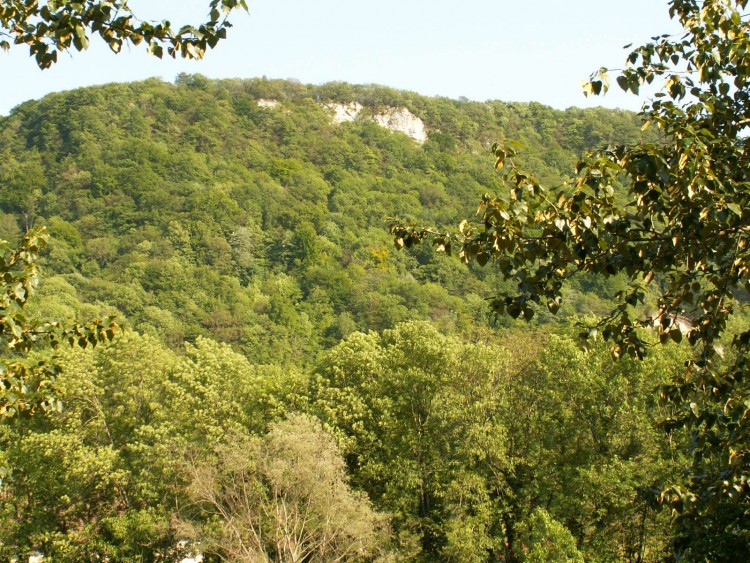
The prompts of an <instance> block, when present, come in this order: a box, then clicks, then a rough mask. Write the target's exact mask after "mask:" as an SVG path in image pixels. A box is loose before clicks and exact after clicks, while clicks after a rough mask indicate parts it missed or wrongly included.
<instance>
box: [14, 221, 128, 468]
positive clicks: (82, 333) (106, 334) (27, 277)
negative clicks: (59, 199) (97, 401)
mask: <svg viewBox="0 0 750 563" xmlns="http://www.w3.org/2000/svg"><path fill="white" fill-rule="evenodd" d="M48 238H49V237H48V235H47V234H46V232H45V230H44V229H37V230H34V231H30V232H28V233H26V235H25V236H24V237H23V240H22V241H21V244H20V246H19V247H18V249H16V250H14V249H11V248H10V244H9V243H8V242H7V241H0V342H1V343H4V344H5V345H6V346H7V347H8V348H9V349H10V353H7V354H3V357H2V358H0V419H2V418H13V417H14V416H16V415H18V414H19V413H22V412H33V411H35V410H37V409H42V410H50V409H59V408H61V403H60V400H59V399H58V398H57V397H56V393H55V383H54V382H55V376H56V374H57V368H56V367H55V366H54V365H52V364H49V363H48V362H45V361H36V360H33V359H28V358H26V357H25V356H26V355H27V354H28V352H30V351H31V350H32V349H38V348H39V345H40V344H42V345H44V344H49V345H52V346H53V347H57V346H58V345H59V344H60V343H63V342H64V343H69V344H71V345H76V344H77V345H79V346H81V347H84V348H85V347H87V346H89V345H92V346H93V345H96V344H97V343H99V342H106V341H108V340H111V339H112V338H113V337H114V334H115V331H116V326H115V325H114V322H113V319H107V320H105V321H103V322H100V321H96V322H94V323H91V324H89V325H87V326H84V325H72V326H63V325H61V324H60V323H57V322H44V323H36V322H31V321H29V320H28V319H27V318H26V316H25V315H24V314H23V308H24V306H25V305H26V303H27V301H28V299H29V297H31V295H32V294H33V292H34V289H35V288H36V286H37V285H38V283H39V269H38V266H37V264H36V260H37V257H38V254H39V251H40V250H42V249H43V248H44V247H45V246H46V244H47V241H48ZM0 469H2V468H0ZM0 476H1V474H0Z"/></svg>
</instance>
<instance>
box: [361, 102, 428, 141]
mask: <svg viewBox="0 0 750 563" xmlns="http://www.w3.org/2000/svg"><path fill="white" fill-rule="evenodd" d="M372 119H373V120H374V121H375V123H377V124H378V125H382V126H383V127H387V128H388V129H390V130H391V131H400V132H401V133H404V134H406V135H409V137H411V138H412V139H414V140H415V141H417V142H418V143H420V144H422V143H424V142H425V141H426V140H427V130H426V129H425V126H424V123H423V122H422V120H421V119H419V118H418V117H417V116H416V115H414V114H413V113H412V112H410V111H409V110H408V109H406V108H391V109H389V110H388V111H386V112H385V113H379V114H377V115H373V116H372Z"/></svg>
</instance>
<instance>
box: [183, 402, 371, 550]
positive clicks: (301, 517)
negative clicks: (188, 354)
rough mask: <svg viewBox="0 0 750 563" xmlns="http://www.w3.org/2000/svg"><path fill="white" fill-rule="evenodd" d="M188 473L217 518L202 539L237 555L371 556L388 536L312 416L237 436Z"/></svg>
mask: <svg viewBox="0 0 750 563" xmlns="http://www.w3.org/2000/svg"><path fill="white" fill-rule="evenodd" d="M189 471H190V475H191V477H192V483H191V485H190V491H191V494H192V495H193V498H194V499H195V501H196V502H199V503H201V506H202V507H204V510H205V512H206V513H208V514H211V515H214V516H215V518H216V522H214V523H212V522H210V521H209V524H208V525H207V526H206V527H205V530H206V532H205V533H203V534H200V535H198V538H199V540H200V544H201V546H203V549H208V550H209V551H214V552H216V553H218V554H221V556H222V557H223V558H226V559H229V560H231V561H294V562H296V561H300V562H301V561H320V562H322V561H365V560H372V559H373V557H374V555H375V554H376V553H377V550H378V545H379V544H381V543H382V542H383V537H382V536H383V526H384V524H385V521H384V519H383V518H382V516H381V515H379V514H377V513H375V512H373V511H372V509H371V507H370V503H369V501H368V500H367V498H366V496H365V495H363V494H362V493H356V492H353V491H351V490H350V489H349V487H348V485H347V483H346V471H345V465H344V461H343V459H341V456H340V454H339V452H338V450H337V448H336V445H335V444H334V442H333V439H332V437H331V436H330V435H329V434H328V433H326V432H325V431H324V430H323V429H322V428H321V426H320V423H319V422H317V421H315V420H314V419H312V418H310V417H306V416H304V415H293V416H291V417H290V418H289V419H287V420H285V421H280V422H277V423H275V424H273V425H271V427H270V429H269V432H268V434H266V435H265V436H264V437H263V438H255V437H248V436H235V437H234V438H233V439H232V440H231V444H228V445H226V446H223V447H219V448H217V449H216V454H215V459H213V460H210V461H198V462H196V463H194V464H192V465H191V467H190V470H189ZM216 523H217V524H218V525H217V526H212V524H216ZM214 527H215V528H216V530H215V531H214V530H213V529H212V528H214ZM212 532H213V533H212Z"/></svg>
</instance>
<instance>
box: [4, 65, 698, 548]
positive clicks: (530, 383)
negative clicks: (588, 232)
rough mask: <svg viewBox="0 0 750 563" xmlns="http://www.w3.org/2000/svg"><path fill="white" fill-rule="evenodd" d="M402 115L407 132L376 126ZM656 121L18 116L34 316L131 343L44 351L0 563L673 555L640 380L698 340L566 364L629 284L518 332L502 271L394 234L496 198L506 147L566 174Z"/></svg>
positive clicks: (105, 110) (196, 99)
mask: <svg viewBox="0 0 750 563" xmlns="http://www.w3.org/2000/svg"><path fill="white" fill-rule="evenodd" d="M350 104H357V107H360V109H359V110H358V115H357V117H356V119H352V120H349V121H344V122H337V120H336V119H334V118H335V116H336V107H339V106H344V105H350ZM404 109H405V110H407V111H408V112H409V113H410V114H411V115H413V116H414V117H415V118H416V119H419V120H421V122H422V124H423V125H424V128H425V130H426V132H427V139H426V140H425V141H424V142H419V141H417V140H415V139H413V138H411V137H410V136H409V135H407V134H404V133H401V132H397V131H396V132H394V131H392V130H390V129H389V128H388V127H384V126H383V125H381V124H379V123H378V122H377V121H376V119H375V118H377V116H380V115H384V114H388V113H389V112H391V113H393V112H394V111H401V110H404ZM644 135H645V136H647V138H648V139H649V140H654V139H655V138H656V137H655V135H656V134H655V133H653V132H652V131H650V130H649V131H645V132H642V131H641V127H640V121H639V118H638V116H637V115H635V114H632V113H628V112H622V111H613V110H604V109H599V110H585V111H584V110H578V109H569V110H567V111H564V112H561V111H555V110H552V109H550V108H548V107H545V106H541V105H539V104H534V103H530V104H520V103H511V104H508V103H503V102H486V103H479V102H470V101H465V100H464V101H456V100H450V99H443V98H427V97H423V96H419V95H417V94H413V93H409V92H401V91H396V90H392V89H389V88H384V87H379V86H353V85H348V84H342V83H334V84H326V85H322V86H305V85H301V84H299V83H295V82H292V81H275V80H266V79H256V80H223V81H211V80H207V79H205V78H204V77H201V76H195V75H181V76H179V77H178V79H177V81H176V83H175V84H168V83H164V82H161V81H158V80H148V81H145V82H141V83H135V84H117V85H108V86H102V87H95V88H86V89H82V90H76V91H72V92H66V93H61V94H53V95H50V96H47V97H46V98H44V99H42V100H39V101H32V102H27V103H25V104H23V105H21V106H19V107H17V108H15V109H14V110H13V112H12V113H11V115H10V116H8V117H4V118H2V119H0V151H2V159H0V185H1V186H2V191H0V210H1V211H2V215H0V239H6V240H9V241H11V243H14V244H15V243H17V242H18V241H19V239H20V237H21V235H22V233H23V232H24V231H25V230H27V229H29V228H31V227H33V226H40V225H46V226H47V227H48V229H49V232H50V234H51V235H52V242H51V244H50V248H49V251H48V252H47V253H46V254H45V255H44V256H43V258H42V260H41V263H42V265H43V268H44V274H43V279H42V283H41V285H40V288H39V291H38V293H37V294H36V296H35V300H34V301H33V302H32V303H31V304H30V305H29V307H28V311H29V312H30V314H31V316H36V317H39V318H44V319H59V320H63V321H66V320H67V321H70V320H86V319H91V318H95V317H102V316H106V315H110V314H115V315H117V319H118V323H119V324H120V326H121V327H123V331H122V334H120V335H119V336H118V337H117V338H116V339H115V341H114V342H113V343H112V344H110V345H108V346H104V347H102V348H97V349H96V350H95V351H92V350H91V349H87V350H80V349H75V348H73V349H60V350H59V351H57V352H55V354H56V358H57V359H56V361H57V362H58V363H59V365H60V368H61V369H60V375H59V378H58V385H59V387H60V393H61V398H62V400H63V405H64V409H63V411H62V412H61V413H51V414H44V415H41V414H40V415H37V416H34V417H28V418H25V419H19V420H16V421H15V422H13V423H12V424H6V425H3V426H0V466H2V467H4V468H6V469H5V471H6V473H7V474H6V475H5V478H4V481H3V489H2V490H1V491H0V554H1V555H2V556H9V557H10V556H22V555H24V554H28V553H31V552H32V551H34V550H38V551H39V552H41V553H44V554H46V555H48V556H52V557H53V558H54V559H53V560H55V561H57V560H60V561H80V560H94V559H97V558H101V557H104V556H107V557H109V558H110V560H112V561H137V560H175V559H176V558H179V557H180V556H183V555H185V554H189V553H195V552H197V551H201V552H203V553H205V554H206V556H207V557H218V558H224V559H228V560H234V561H243V560H244V561H264V560H275V561H282V560H283V561H331V560H335V559H336V558H339V559H338V560H352V561H355V560H363V561H367V560H378V561H397V560H415V561H436V560H446V561H460V562H464V561H498V560H506V561H558V560H559V561H571V560H580V561H582V560H584V559H585V560H587V561H588V560H592V561H612V560H628V561H644V560H651V561H654V560H661V559H663V558H666V557H668V554H669V550H670V548H669V539H670V526H669V518H670V515H669V513H668V512H667V511H665V510H659V507H658V503H657V502H656V496H657V493H658V491H660V490H661V488H662V487H663V486H664V485H665V484H666V483H669V482H673V481H675V480H679V479H680V475H681V473H680V471H681V469H682V468H683V466H684V465H685V464H686V463H687V461H686V459H687V457H686V451H687V450H686V448H684V447H683V446H684V440H685V437H684V436H682V435H681V434H680V433H678V432H673V433H671V434H667V433H665V432H664V431H663V430H660V429H659V428H658V427H657V422H658V421H659V420H663V419H665V418H667V417H668V414H669V412H668V409H667V408H666V407H665V406H664V405H662V404H661V403H660V402H659V401H658V398H657V396H656V394H655V393H654V389H655V388H656V387H657V385H658V384H659V383H663V382H666V381H667V380H668V378H669V377H670V376H671V375H672V374H674V373H677V372H678V371H679V370H680V369H681V366H682V364H683V363H684V360H685V358H686V357H687V354H688V351H687V350H685V349H683V348H682V347H680V346H678V345H677V344H675V345H673V346H670V347H666V348H664V349H659V350H656V351H655V353H654V354H653V355H652V357H651V358H650V359H649V360H648V361H646V362H643V363H639V362H631V361H628V360H623V361H620V362H613V361H612V360H611V359H610V356H609V353H608V350H607V348H606V346H604V345H602V346H599V345H593V346H592V348H591V349H589V350H586V351H584V350H582V349H581V348H580V346H579V344H578V343H577V342H576V340H575V337H574V335H575V333H576V329H575V326H573V323H572V320H571V319H573V318H574V317H575V316H576V315H596V314H600V313H603V312H605V311H606V310H607V307H608V302H607V299H608V298H609V297H611V296H612V295H613V294H614V293H615V292H616V291H617V289H618V288H619V284H620V283H621V282H620V280H619V278H617V277H616V276H614V277H610V278H608V279H603V278H594V277H589V278H583V279H580V280H576V281H575V282H574V285H572V286H571V289H569V290H568V293H567V294H566V299H565V300H564V302H563V307H562V308H561V310H560V311H559V312H558V314H557V316H554V317H553V316H551V315H550V314H549V313H548V312H546V311H543V310H539V311H537V314H536V315H535V317H534V319H533V321H532V322H531V323H528V324H527V323H524V324H521V323H515V322H513V321H509V320H508V319H504V318H495V317H493V316H491V315H490V314H489V311H488V307H487V303H486V299H487V298H490V297H492V296H493V295H494V294H496V293H497V291H498V289H501V288H502V287H503V283H504V282H503V281H502V280H501V277H500V276H499V275H498V272H496V271H493V269H492V268H491V267H487V268H480V267H478V266H476V265H472V266H470V267H467V266H465V265H463V264H461V263H460V262H459V261H458V260H456V259H454V258H451V257H448V256H445V255H444V254H442V253H438V252H435V251H434V249H433V248H432V247H430V246H429V245H424V246H420V247H417V248H412V249H408V250H405V251H400V252H399V251H397V250H396V249H395V248H394V245H393V242H392V240H391V237H390V236H389V234H388V230H387V225H388V220H389V218H391V217H398V218H400V219H402V220H407V221H417V222H421V223H424V224H432V225H437V226H444V225H449V224H456V223H458V221H460V220H461V219H463V218H464V217H467V216H470V215H471V214H472V213H473V211H474V210H475V208H476V204H477V202H478V201H479V200H480V198H481V196H482V194H484V193H486V192H490V193H494V192H498V191H501V190H503V189H504V188H503V186H502V184H501V182H500V179H499V177H498V176H497V174H496V173H495V172H494V170H493V167H492V165H493V162H494V157H493V156H492V155H491V154H490V151H489V147H490V146H491V145H492V143H494V142H495V141H497V140H498V139H505V138H512V139H517V140H518V141H520V142H521V143H522V144H523V145H524V147H525V148H524V150H523V153H522V154H523V159H524V162H525V165H526V166H527V167H528V168H530V169H533V170H534V171H535V173H536V174H538V176H539V177H540V178H541V179H543V180H544V181H545V183H547V184H555V183H561V182H562V180H563V179H564V178H566V177H567V176H568V175H569V174H570V173H572V167H573V165H574V163H575V161H576V158H577V156H578V155H579V154H580V153H581V152H582V151H585V150H587V149H590V148H596V147H600V146H602V145H606V144H608V143H613V142H627V143H637V142H638V141H639V139H641V137H642V136H644ZM645 306H646V307H648V306H649V303H648V302H647V303H646V305H645ZM40 354H41V356H42V357H47V356H50V355H52V354H53V352H52V351H50V352H49V353H47V354H45V353H40ZM139 558H140V559H139Z"/></svg>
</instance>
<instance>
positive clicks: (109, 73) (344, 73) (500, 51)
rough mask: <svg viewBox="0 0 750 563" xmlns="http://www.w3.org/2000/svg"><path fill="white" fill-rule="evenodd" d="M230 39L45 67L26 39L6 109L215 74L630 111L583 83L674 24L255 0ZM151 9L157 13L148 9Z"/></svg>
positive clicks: (601, 14)
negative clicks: (165, 55)
mask: <svg viewBox="0 0 750 563" xmlns="http://www.w3.org/2000/svg"><path fill="white" fill-rule="evenodd" d="M248 4H249V5H250V13H249V14H245V13H240V12H238V13H236V14H235V16H234V19H233V23H234V24H235V27H234V28H232V29H231V30H229V37H228V39H227V40H226V41H225V42H224V43H220V44H219V46H218V47H217V49H216V50H214V51H211V52H209V53H208V55H207V56H206V58H205V59H204V60H203V61H198V62H196V61H181V60H180V61H172V60H166V59H165V60H162V61H160V60H158V59H155V58H153V57H149V56H148V55H146V54H145V53H144V52H143V50H142V49H131V52H125V53H121V54H120V55H118V56H114V55H112V54H110V53H109V52H108V50H107V48H106V47H103V46H102V45H99V44H94V42H92V47H91V49H90V50H89V51H88V52H86V53H74V54H73V55H71V56H66V55H64V56H62V57H61V60H60V62H59V63H58V64H57V65H55V66H54V67H53V68H52V69H51V70H46V71H40V70H39V69H38V68H36V65H35V63H34V61H33V60H32V59H30V58H29V57H28V51H27V49H26V48H25V47H21V48H18V47H17V48H12V49H11V51H10V52H9V53H0V68H2V69H3V75H4V76H6V86H5V87H3V88H2V89H0V114H7V113H8V112H9V110H10V109H11V108H12V107H14V106H15V105H17V104H19V103H21V102H23V101H25V100H27V99H31V98H39V97H41V96H43V95H44V94H46V93H48V92H52V91H58V90H67V89H71V88H76V87H79V86H85V85H91V84H102V83H106V82H116V81H117V82H119V81H130V80H141V79H144V78H148V77H151V76H157V77H161V78H163V79H165V80H169V81H171V80H173V79H174V77H175V76H176V75H177V74H178V73H180V72H194V73H201V74H204V75H206V76H209V77H212V78H251V77H256V76H268V77H269V78H296V79H298V80H300V81H302V82H304V83H314V84H320V83H323V82H329V81H334V80H338V81H346V82H351V83H357V84H362V83H378V84H384V85H388V86H392V87H395V88H400V89H405V90H413V91H416V92H419V93H421V94H426V95H430V96H435V95H439V96H448V97H451V98H458V97H459V96H465V97H467V98H469V99H472V100H487V99H499V100H504V101H537V102H541V103H544V104H547V105H550V106H553V107H556V108H560V109H564V108H567V107H570V106H578V107H591V106H596V105H603V106H607V107H623V108H627V109H633V110H637V109H639V108H640V106H641V103H642V98H641V99H639V98H636V97H635V96H626V95H624V94H621V93H620V92H619V91H617V92H615V90H617V87H616V86H615V87H614V88H613V90H612V91H610V93H609V94H608V95H607V96H605V97H603V98H601V97H600V98H595V99H593V100H587V99H586V98H584V97H583V94H582V93H581V81H582V80H584V79H585V78H587V76H588V74H589V73H590V72H591V71H593V70H595V69H597V68H599V67H600V66H608V67H610V68H616V67H619V66H622V63H623V62H624V59H625V56H626V54H627V53H626V51H624V50H623V49H622V47H623V45H625V44H627V43H636V44H638V43H641V42H643V41H645V40H647V39H648V38H649V37H650V36H652V35H658V34H661V33H665V32H675V31H676V30H678V28H677V27H676V25H675V24H674V23H673V22H671V21H670V20H669V16H668V13H667V0H628V1H627V2H622V1H621V0H617V1H615V0H567V1H565V0H526V1H523V0H494V1H491V0H464V1H463V2H455V1H448V0H400V1H398V0H380V1H379V2H373V3H369V2H368V3H360V2H351V1H349V2H346V1H343V0H317V1H314V2H310V1H303V0H248ZM130 5H131V7H132V9H133V10H134V11H135V12H136V13H137V14H139V15H141V14H142V15H143V16H142V17H144V18H154V19H160V18H163V17H167V18H169V19H170V20H171V21H172V23H173V24H174V25H175V26H176V27H178V26H179V25H182V24H184V23H198V22H200V21H201V16H202V15H203V14H205V12H206V7H207V5H208V0H179V1H178V0H161V1H159V0H131V2H130ZM143 10H148V12H144V11H143Z"/></svg>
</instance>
